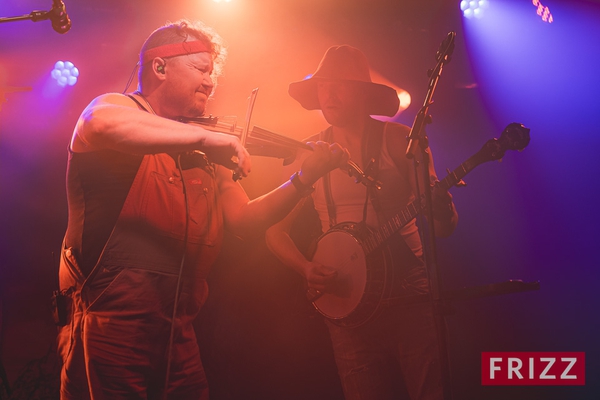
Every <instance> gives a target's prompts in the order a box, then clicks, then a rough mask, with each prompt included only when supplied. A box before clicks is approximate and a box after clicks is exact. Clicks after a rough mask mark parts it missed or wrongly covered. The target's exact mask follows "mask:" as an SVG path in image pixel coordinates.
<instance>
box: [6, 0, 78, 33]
mask: <svg viewBox="0 0 600 400" xmlns="http://www.w3.org/2000/svg"><path fill="white" fill-rule="evenodd" d="M27 19H29V20H31V21H33V22H39V21H45V20H47V19H49V20H51V22H52V28H53V29H54V30H55V31H56V32H58V33H61V34H63V33H67V32H68V31H69V29H71V20H70V19H69V16H68V15H67V12H66V10H65V5H64V3H63V2H62V0H58V1H57V0H54V3H53V6H52V8H51V9H50V11H39V10H35V11H32V12H30V13H29V14H26V15H20V16H16V17H0V23H5V22H14V21H23V20H27Z"/></svg>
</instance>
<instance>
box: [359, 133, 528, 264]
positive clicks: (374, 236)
mask: <svg viewBox="0 0 600 400" xmlns="http://www.w3.org/2000/svg"><path fill="white" fill-rule="evenodd" d="M529 139H530V138H529V129H528V128H525V127H524V126H523V125H522V124H519V123H514V122H513V123H511V124H509V125H508V126H507V127H506V128H505V129H504V131H503V132H502V135H501V136H500V138H499V139H490V140H488V141H487V142H486V143H485V144H484V146H483V147H482V148H481V149H480V150H479V151H478V152H477V153H475V154H474V155H472V156H471V157H469V159H467V160H466V161H465V162H463V163H462V164H460V166H458V168H456V169H455V170H454V171H452V172H451V173H449V174H448V175H447V176H446V177H445V178H444V179H442V180H441V181H440V182H438V185H439V187H440V188H441V189H443V190H448V189H450V188H451V187H453V186H456V185H459V184H461V182H462V178H464V177H465V176H466V175H467V174H468V173H469V172H471V171H472V170H473V169H475V167H477V166H478V165H481V164H483V163H485V162H488V161H494V160H500V159H502V157H504V153H505V152H506V150H519V151H520V150H523V149H524V148H525V147H526V146H527V145H528V144H529ZM462 184H464V182H463V183H462ZM424 208H425V195H424V194H422V195H421V196H419V197H418V198H417V199H415V200H413V201H412V202H411V203H409V204H408V205H407V206H406V207H404V208H403V209H402V210H400V211H399V212H398V213H397V214H396V215H394V216H393V217H392V218H390V219H389V220H388V221H387V222H385V223H384V224H383V225H381V226H380V227H379V228H378V229H377V230H374V231H368V232H367V233H366V234H365V236H364V237H363V240H364V243H363V245H364V250H365V253H366V254H369V253H371V252H373V251H374V250H376V249H377V248H379V247H380V246H381V245H382V244H383V243H384V242H385V241H387V240H388V239H389V238H390V237H391V236H392V235H394V234H395V233H396V232H398V231H399V230H400V229H402V228H403V227H404V226H405V225H406V224H408V223H409V222H410V221H412V219H413V218H415V217H416V216H417V214H419V212H421V210H423V209H424Z"/></svg>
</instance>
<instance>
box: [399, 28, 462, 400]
mask: <svg viewBox="0 0 600 400" xmlns="http://www.w3.org/2000/svg"><path fill="white" fill-rule="evenodd" d="M455 36H456V33H455V32H450V33H448V36H447V37H446V39H444V41H443V42H442V44H441V45H440V48H439V50H438V51H437V54H436V60H437V65H436V66H435V68H434V69H433V70H429V71H428V76H429V78H430V80H429V88H428V90H427V95H426V97H425V102H424V105H423V107H422V108H421V110H420V111H419V112H418V113H417V115H416V117H415V120H414V122H413V126H412V127H411V130H410V134H409V136H408V146H407V149H406V157H407V158H409V159H414V160H415V161H414V162H415V173H416V174H417V173H418V172H417V171H418V169H417V168H416V166H417V165H416V164H417V162H418V161H417V159H418V158H419V157H415V155H416V154H417V149H419V150H420V151H421V154H422V155H423V156H422V157H420V158H421V164H422V165H421V168H422V172H423V178H424V179H423V182H424V186H425V187H424V188H423V190H424V191H425V210H426V215H427V223H428V230H427V231H428V241H427V242H426V243H427V244H428V245H429V246H428V249H429V251H425V252H424V255H425V265H426V269H427V271H428V274H429V289H430V293H431V301H432V305H433V312H434V319H435V326H436V331H437V341H438V347H439V355H440V363H441V374H442V385H443V398H444V399H445V400H450V399H451V398H452V394H451V382H450V361H449V356H448V345H447V338H446V324H445V319H444V313H443V306H444V304H443V299H442V298H441V293H442V289H443V287H442V284H441V281H440V275H441V274H440V270H439V266H438V263H437V248H436V241H435V230H434V219H433V205H432V204H433V202H432V187H431V185H430V181H429V179H430V178H429V165H430V158H429V151H428V147H429V144H428V138H427V135H426V134H425V131H424V127H425V125H426V124H429V123H431V122H432V118H431V115H429V113H428V110H429V106H430V105H431V104H432V103H433V100H432V97H433V93H434V91H435V88H436V86H437V82H438V80H439V78H440V76H441V74H442V69H443V66H444V65H445V64H447V63H448V62H450V57H451V55H452V51H453V50H454V38H455ZM418 178H419V177H418V175H417V176H416V179H417V182H419V179H418ZM417 190H420V189H419V185H417ZM417 196H419V198H420V196H421V194H420V193H417ZM428 255H429V257H428Z"/></svg>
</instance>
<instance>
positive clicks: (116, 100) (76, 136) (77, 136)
mask: <svg viewBox="0 0 600 400" xmlns="http://www.w3.org/2000/svg"><path fill="white" fill-rule="evenodd" d="M111 106H112V107H126V108H135V109H138V106H137V104H136V103H135V101H133V100H132V99H131V98H130V97H128V96H126V95H124V94H121V93H106V94H102V95H100V96H98V97H96V98H94V99H93V100H92V101H91V102H90V103H89V104H88V106H87V107H86V108H85V109H84V110H83V112H82V113H81V115H80V116H79V119H78V120H77V124H76V125H75V129H74V130H73V136H72V138H71V144H70V147H71V150H72V151H74V152H76V153H77V152H89V151H94V150H96V147H95V145H94V144H93V143H92V141H91V140H90V138H89V136H90V129H89V127H88V125H89V121H90V118H91V117H92V116H93V115H94V113H95V111H97V110H101V109H106V108H105V107H111Z"/></svg>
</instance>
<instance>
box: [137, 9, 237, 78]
mask: <svg viewBox="0 0 600 400" xmlns="http://www.w3.org/2000/svg"><path fill="white" fill-rule="evenodd" d="M192 40H200V41H202V42H203V43H204V44H205V45H206V46H207V47H208V48H209V49H210V55H211V56H212V59H213V73H212V75H211V79H212V81H213V84H214V85H215V86H216V84H217V82H216V80H217V78H218V77H219V76H220V75H221V73H222V72H223V66H224V65H225V59H226V57H227V49H226V48H225V46H224V45H223V40H222V39H221V37H220V36H219V35H218V34H217V32H215V31H214V29H212V28H210V27H208V26H206V25H205V24H204V23H202V22H201V21H195V22H191V21H188V20H186V19H181V20H179V21H176V22H167V23H166V24H165V25H164V26H162V27H160V28H158V29H156V30H155V31H154V32H152V33H151V34H150V36H148V38H147V39H146V41H145V42H144V44H143V45H142V49H141V51H140V64H139V65H140V70H139V72H138V80H139V82H142V79H143V76H144V73H145V70H146V68H147V66H144V65H143V64H142V60H143V58H144V54H145V53H146V51H148V50H150V49H153V48H155V47H158V46H162V45H165V44H171V43H183V42H187V41H192Z"/></svg>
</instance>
